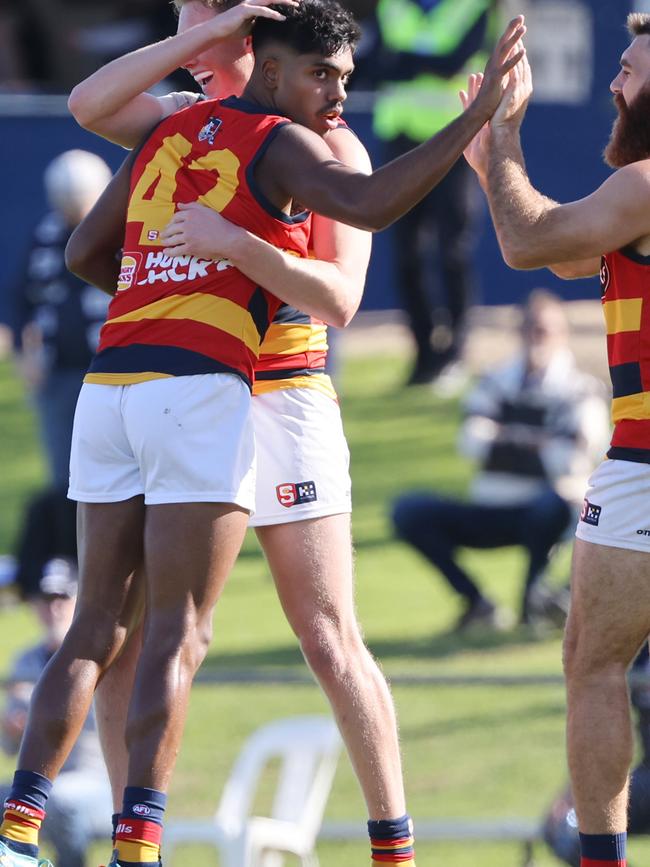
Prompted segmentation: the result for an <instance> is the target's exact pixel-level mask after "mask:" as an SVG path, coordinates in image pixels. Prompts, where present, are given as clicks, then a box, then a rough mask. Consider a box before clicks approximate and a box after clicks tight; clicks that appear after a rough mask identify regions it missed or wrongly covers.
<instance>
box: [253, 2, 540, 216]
mask: <svg viewBox="0 0 650 867" xmlns="http://www.w3.org/2000/svg"><path fill="white" fill-rule="evenodd" d="M524 33H525V26H524V24H523V18H522V17H521V16H519V17H518V18H515V19H513V20H512V21H511V22H510V23H509V25H508V27H507V28H506V31H505V33H504V34H503V36H502V37H501V39H500V40H499V43H498V44H497V47H496V49H495V51H494V53H493V54H492V57H491V58H490V60H489V62H488V65H487V66H486V69H485V73H484V79H483V84H482V86H481V89H480V91H479V93H478V95H477V97H476V99H475V100H474V102H473V103H472V104H471V105H470V106H469V107H468V109H467V110H466V111H465V112H463V114H461V115H460V116H459V117H458V118H456V120H454V121H452V123H450V124H449V125H448V126H447V127H445V129H443V130H442V131H441V132H439V133H438V135H436V136H434V137H433V138H432V139H430V140H429V141H427V142H425V143H424V144H422V145H420V146H419V147H417V148H415V149H414V150H412V151H409V152H408V153H407V154H404V155H403V156H401V157H399V158H398V159H396V160H393V162H391V163H388V164H387V165H385V166H382V167H381V168H380V169H378V170H377V171H375V172H374V173H373V174H371V175H364V174H363V173H361V172H355V171H353V170H351V169H349V168H348V167H346V166H344V165H343V164H342V163H340V162H338V161H337V160H334V159H332V154H331V152H330V150H329V148H328V147H327V145H326V144H325V142H324V141H323V140H322V139H320V138H319V137H318V136H317V135H316V134H315V133H312V132H310V131H309V130H307V129H305V128H303V127H301V126H299V125H298V124H290V125H287V126H286V127H284V128H283V129H282V130H281V131H280V132H279V134H278V135H277V136H276V138H275V139H274V141H273V143H272V144H271V146H270V147H269V149H268V151H267V153H266V154H265V156H264V157H263V159H262V160H261V161H260V163H259V166H258V170H257V174H256V179H257V182H258V184H259V185H260V187H261V188H262V190H263V192H264V194H265V195H266V196H267V198H269V199H270V200H271V201H272V202H273V203H274V204H275V205H276V206H277V207H279V208H284V209H286V208H288V207H289V204H290V202H291V201H292V200H294V201H298V202H300V203H301V204H302V205H304V206H305V207H306V208H309V209H310V210H313V211H315V212H316V213H319V214H322V215H324V216H326V217H330V218H331V219H333V220H339V221H341V222H344V223H348V224H349V225H352V226H356V227H358V228H360V229H366V230H368V231H380V230H382V229H385V228H386V227H387V226H389V225H390V224H391V223H393V222H394V221H395V220H397V219H399V217H401V216H403V214H405V213H406V212H407V211H408V210H409V209H410V208H412V207H413V206H414V205H415V204H416V203H417V202H419V201H420V200H421V199H422V198H424V196H425V195H427V193H429V192H430V191H431V190H432V189H433V187H435V186H436V184H437V183H439V181H441V180H442V178H443V177H444V176H445V175H446V174H447V172H448V171H449V169H450V168H451V167H452V165H453V164H454V163H455V162H456V160H457V159H458V158H459V157H460V156H461V154H462V153H463V151H464V150H465V148H466V147H467V145H468V144H469V143H470V141H471V140H472V139H473V137H474V136H475V135H476V133H477V132H478V131H479V130H480V129H481V128H482V127H483V126H484V124H485V123H486V122H487V121H488V120H489V119H490V117H491V116H492V114H493V113H494V111H495V109H496V108H497V106H498V105H499V102H500V100H501V98H502V94H503V79H504V76H506V75H507V74H508V72H509V71H510V70H511V69H512V68H513V67H515V66H516V64H517V63H518V62H519V61H520V60H521V58H522V56H523V52H522V51H516V52H514V53H513V49H514V47H515V46H516V44H517V43H518V42H519V40H520V39H521V37H522V36H523V34H524ZM511 54H512V56H511Z"/></svg>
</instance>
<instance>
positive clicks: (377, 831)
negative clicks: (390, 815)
mask: <svg viewBox="0 0 650 867" xmlns="http://www.w3.org/2000/svg"><path fill="white" fill-rule="evenodd" d="M368 835H369V836H370V837H372V838H373V840H399V839H400V837H410V836H411V817H410V816H409V815H408V813H407V814H406V815H405V816H401V817H400V818H399V819H379V820H374V819H369V820H368Z"/></svg>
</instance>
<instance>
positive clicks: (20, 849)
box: [0, 836, 38, 858]
mask: <svg viewBox="0 0 650 867" xmlns="http://www.w3.org/2000/svg"><path fill="white" fill-rule="evenodd" d="M0 840H2V842H3V843H4V844H5V846H6V847H7V848H8V849H10V850H11V851H12V852H16V854H18V855H27V856H28V857H29V858H38V846H33V845H32V844H31V843H19V842H18V841H17V840H9V839H8V838H7V837H4V836H0Z"/></svg>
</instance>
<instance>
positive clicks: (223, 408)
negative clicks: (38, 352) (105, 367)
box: [68, 373, 255, 511]
mask: <svg viewBox="0 0 650 867" xmlns="http://www.w3.org/2000/svg"><path fill="white" fill-rule="evenodd" d="M137 494H144V498H145V503H148V504H150V505H154V504H158V503H202V502H207V503H235V504H236V505H238V506H241V507H242V508H244V509H249V510H250V511H252V510H253V509H254V505H255V436H254V432H253V419H252V414H251V394H250V391H249V389H248V388H247V386H246V384H245V383H244V382H243V381H242V380H241V379H240V378H239V377H238V376H235V375H234V374H230V373H211V374H201V375H196V376H174V377H165V378H164V379H154V380H150V381H147V382H139V383H137V384H134V385H97V384H94V383H92V384H91V383H85V384H84V385H83V386H82V388H81V393H80V395H79V401H78V403H77V409H76V412H75V419H74V428H73V433H72V450H71V455H70V487H69V490H68V497H70V499H72V500H79V501H80V502H83V503H113V502H118V501H120V500H127V499H129V498H130V497H134V496H136V495H137Z"/></svg>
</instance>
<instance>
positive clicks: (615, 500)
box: [576, 460, 650, 552]
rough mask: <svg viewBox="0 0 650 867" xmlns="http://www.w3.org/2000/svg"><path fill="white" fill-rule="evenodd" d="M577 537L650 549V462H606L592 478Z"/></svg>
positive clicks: (612, 544)
mask: <svg viewBox="0 0 650 867" xmlns="http://www.w3.org/2000/svg"><path fill="white" fill-rule="evenodd" d="M576 536H577V537H578V539H583V540H584V541H585V542H593V543H594V544H596V545H610V546H611V547H612V548H628V549H629V550H631V551H648V552H650V464H642V463H636V462H634V461H620V460H607V461H603V463H602V464H600V466H598V467H597V468H596V470H595V471H594V472H593V473H592V475H591V478H590V479H589V483H588V488H587V493H586V495H585V501H584V503H583V507H582V513H581V515H580V520H579V521H578V526H577V528H576Z"/></svg>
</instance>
